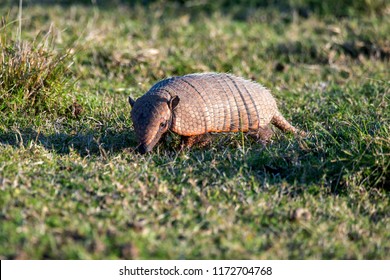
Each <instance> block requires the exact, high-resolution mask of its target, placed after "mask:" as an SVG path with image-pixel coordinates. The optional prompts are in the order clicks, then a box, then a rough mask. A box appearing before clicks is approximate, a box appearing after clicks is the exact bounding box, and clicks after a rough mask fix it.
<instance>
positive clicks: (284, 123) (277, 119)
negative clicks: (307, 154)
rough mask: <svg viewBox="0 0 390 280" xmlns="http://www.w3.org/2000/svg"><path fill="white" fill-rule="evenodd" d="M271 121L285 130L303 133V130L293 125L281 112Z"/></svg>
mask: <svg viewBox="0 0 390 280" xmlns="http://www.w3.org/2000/svg"><path fill="white" fill-rule="evenodd" d="M271 123H272V124H273V125H274V126H276V127H277V128H279V129H281V130H282V131H284V132H292V133H294V134H301V132H300V131H299V130H298V129H296V128H295V127H293V126H292V125H291V124H290V123H289V122H288V121H287V120H286V119H285V118H284V117H283V116H282V115H281V114H280V113H277V114H276V115H275V116H274V117H273V118H272V120H271Z"/></svg>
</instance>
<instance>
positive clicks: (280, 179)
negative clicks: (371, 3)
mask: <svg viewBox="0 0 390 280" xmlns="http://www.w3.org/2000/svg"><path fill="white" fill-rule="evenodd" d="M158 5H161V3H160V2H158V1H157V3H152V4H151V5H149V6H147V5H144V6H141V5H134V6H116V7H103V6H92V5H78V6H75V5H69V6H54V5H47V6H41V5H29V6H25V7H24V8H23V10H22V12H23V14H22V21H21V32H20V33H19V32H18V28H19V21H18V20H17V18H18V7H11V6H3V7H1V8H0V11H1V14H3V15H5V17H4V18H3V24H2V27H1V29H0V32H1V38H2V46H3V49H2V50H1V51H2V54H3V60H1V59H0V62H2V64H1V65H2V66H1V67H2V72H1V73H2V84H1V87H0V90H1V94H2V95H3V98H2V99H0V105H1V106H0V108H1V110H0V118H1V119H2V121H1V123H0V190H1V192H0V206H1V209H0V216H1V224H0V258H2V259H389V258H390V214H389V213H390V199H389V188H388V186H389V184H390V176H389V164H390V157H389V155H390V140H389V139H390V131H389V120H390V112H389V107H388V105H389V104H388V103H389V93H390V83H389V80H390V79H389V78H390V75H389V58H390V41H389V36H388V34H389V33H390V20H389V19H390V16H388V14H385V15H377V14H357V15H350V16H348V17H343V16H342V17H335V16H333V15H323V14H316V13H306V12H305V13H302V11H301V10H299V11H300V12H296V11H295V10H286V11H285V10H280V9H276V8H268V9H256V10H253V11H251V12H235V13H233V10H232V11H229V10H225V9H216V8H215V9H212V10H211V11H205V10H202V9H200V8H199V7H197V9H195V8H194V7H190V6H185V5H184V6H183V4H170V5H167V6H164V7H161V6H158ZM157 6H158V7H159V8H156V7H157ZM234 11H236V10H234ZM387 12H388V11H387ZM384 13H386V11H385V12H384ZM18 39H19V42H20V40H21V41H23V42H27V43H28V44H30V45H32V46H38V45H40V46H41V47H37V48H36V49H34V47H32V48H30V49H29V51H30V52H35V53H39V50H42V49H44V50H47V52H48V53H47V55H46V56H45V57H46V58H45V59H50V57H58V55H63V54H67V56H66V58H65V59H64V60H63V62H62V60H58V59H56V60H55V63H58V65H59V68H55V69H57V70H58V71H59V72H58V73H59V74H56V75H54V76H50V77H49V76H47V79H46V80H45V82H39V85H40V88H39V90H36V88H35V87H33V86H32V87H29V89H28V90H26V85H25V84H23V83H22V89H21V91H20V92H21V93H22V95H21V96H22V97H20V99H18V100H16V99H15V97H14V96H16V95H12V94H14V91H13V90H14V89H15V87H16V86H14V85H15V83H17V82H18V81H25V80H26V78H25V75H21V74H20V73H22V70H20V72H17V71H16V70H15V73H16V74H15V75H16V76H15V75H14V76H12V75H11V74H9V73H11V72H12V71H11V70H12V69H16V68H12V67H13V66H12V65H11V64H10V63H6V62H7V60H6V59H4V56H5V54H9V53H11V55H14V56H17V51H16V54H15V53H13V52H12V51H10V52H8V53H7V52H6V47H5V46H8V47H10V46H15V44H18ZM42 45H43V46H42ZM10 48H11V47H10ZM40 48H42V49H40ZM11 49H12V50H15V49H16V50H17V48H15V47H12V48H11ZM38 55H39V54H38ZM23 65H26V64H23ZM10 69H11V70H10ZM18 69H19V68H18ZM20 69H21V68H20ZM7 71H8V72H7ZM23 71H24V70H23ZM28 71H29V72H28V73H30V74H31V72H32V71H30V70H28ZM206 71H207V72H208V71H216V72H229V73H233V74H235V75H238V76H243V77H245V78H248V79H253V80H255V81H257V82H259V83H261V84H263V85H265V86H267V87H268V88H269V89H270V90H271V92H272V93H273V95H274V96H275V98H276V99H277V103H278V105H279V108H280V111H281V112H282V114H283V115H284V116H285V117H286V119H288V120H289V121H291V123H292V124H294V125H295V126H296V127H299V128H301V129H303V130H305V131H307V132H309V136H308V137H306V138H301V137H299V138H295V137H294V136H293V135H290V134H283V133H281V132H280V131H278V130H277V129H275V131H276V136H275V137H274V138H273V141H272V142H271V143H270V144H268V145H263V144H261V143H256V142H255V141H254V140H253V139H252V138H251V137H248V136H247V135H245V134H240V133H236V134H224V135H222V134H219V135H217V136H216V137H215V139H214V140H213V142H212V143H211V144H210V145H209V146H208V147H205V148H199V147H198V148H196V147H195V148H193V149H190V150H179V149H177V146H178V142H179V139H178V137H177V136H176V135H173V134H170V135H168V136H167V138H166V141H165V142H164V143H161V144H159V145H157V146H156V147H155V149H154V150H153V152H152V153H149V154H147V155H140V154H137V153H135V152H134V150H133V148H134V147H135V146H136V144H137V142H136V138H135V134H134V132H133V130H132V123H131V119H130V106H129V104H128V103H127V97H128V96H129V95H131V96H132V97H134V98H137V97H139V96H141V95H142V94H143V93H145V92H146V91H147V90H148V89H149V88H150V87H151V86H152V85H153V84H154V83H156V82H157V81H159V80H160V79H163V78H165V77H169V76H172V75H182V74H187V73H192V72H206ZM23 73H24V72H23ZM38 73H40V72H38ZM56 73H57V72H56ZM9 77H11V78H9ZM12 77H13V78H12ZM40 79H41V77H40V76H39V78H37V80H39V81H40ZM34 81H35V80H34ZM34 81H33V82H31V83H32V84H33V85H34ZM7 85H11V86H9V87H8V88H7V87H6V86H7ZM41 87H42V89H41ZM42 92H44V93H45V94H46V95H44V96H43V97H42ZM32 93H34V94H35V95H32ZM40 94H41V95H40ZM18 96H19V95H18ZM31 96H35V97H34V98H32V97H31ZM38 101H39V102H38Z"/></svg>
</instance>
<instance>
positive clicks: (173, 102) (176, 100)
mask: <svg viewBox="0 0 390 280" xmlns="http://www.w3.org/2000/svg"><path fill="white" fill-rule="evenodd" d="M179 101H180V98H179V96H177V95H175V96H174V97H172V98H171V100H169V108H170V109H171V111H173V110H174V109H175V108H176V106H177V104H179Z"/></svg>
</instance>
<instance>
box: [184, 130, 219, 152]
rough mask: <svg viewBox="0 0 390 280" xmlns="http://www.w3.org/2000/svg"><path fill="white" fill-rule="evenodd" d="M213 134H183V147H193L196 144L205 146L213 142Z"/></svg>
mask: <svg viewBox="0 0 390 280" xmlns="http://www.w3.org/2000/svg"><path fill="white" fill-rule="evenodd" d="M211 139H212V137H211V135H210V134H208V133H206V134H201V135H194V136H182V137H181V147H182V148H191V147H192V146H194V145H195V144H197V145H198V146H200V147H204V146H206V145H207V144H209V143H210V142H211Z"/></svg>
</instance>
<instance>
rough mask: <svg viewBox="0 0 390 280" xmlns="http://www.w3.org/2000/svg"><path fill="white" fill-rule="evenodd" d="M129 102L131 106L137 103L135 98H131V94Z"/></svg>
mask: <svg viewBox="0 0 390 280" xmlns="http://www.w3.org/2000/svg"><path fill="white" fill-rule="evenodd" d="M129 103H130V106H131V108H133V107H134V104H135V100H134V99H133V98H131V96H129Z"/></svg>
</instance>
